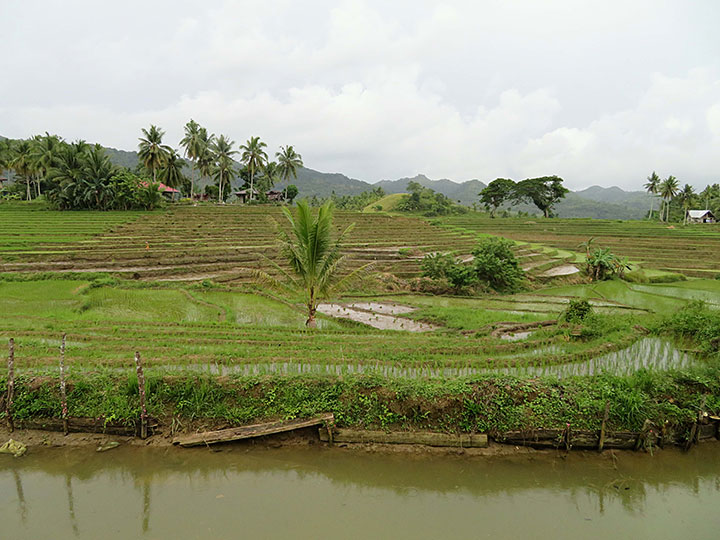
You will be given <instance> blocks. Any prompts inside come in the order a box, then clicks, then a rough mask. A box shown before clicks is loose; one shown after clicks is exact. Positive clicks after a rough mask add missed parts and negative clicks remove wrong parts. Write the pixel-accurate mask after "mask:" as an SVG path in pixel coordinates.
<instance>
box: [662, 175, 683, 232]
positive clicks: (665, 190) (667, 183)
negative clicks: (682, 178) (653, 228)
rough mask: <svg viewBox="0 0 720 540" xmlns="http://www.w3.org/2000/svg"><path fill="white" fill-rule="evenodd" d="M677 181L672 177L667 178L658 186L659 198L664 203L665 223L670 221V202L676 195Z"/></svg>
mask: <svg viewBox="0 0 720 540" xmlns="http://www.w3.org/2000/svg"><path fill="white" fill-rule="evenodd" d="M678 187H679V186H678V181H677V178H675V177H674V176H672V175H671V176H668V177H667V178H666V179H665V180H663V181H662V183H661V184H660V189H659V192H660V196H661V197H662V199H663V201H665V222H666V223H667V221H668V220H669V219H670V201H672V200H673V198H674V197H675V195H677V193H678Z"/></svg>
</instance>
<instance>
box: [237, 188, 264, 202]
mask: <svg viewBox="0 0 720 540" xmlns="http://www.w3.org/2000/svg"><path fill="white" fill-rule="evenodd" d="M250 193H251V191H250V190H249V189H241V190H240V191H236V192H235V196H236V197H237V198H238V199H240V203H241V204H245V203H246V202H248V201H249V200H250ZM252 194H253V198H257V194H258V192H257V190H256V189H253V190H252Z"/></svg>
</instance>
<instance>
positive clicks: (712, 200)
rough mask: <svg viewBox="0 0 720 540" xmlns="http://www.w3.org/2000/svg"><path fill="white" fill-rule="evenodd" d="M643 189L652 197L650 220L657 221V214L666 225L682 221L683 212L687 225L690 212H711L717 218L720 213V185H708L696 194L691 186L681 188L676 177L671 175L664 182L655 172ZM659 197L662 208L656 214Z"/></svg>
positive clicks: (648, 178)
mask: <svg viewBox="0 0 720 540" xmlns="http://www.w3.org/2000/svg"><path fill="white" fill-rule="evenodd" d="M643 187H644V188H645V191H647V192H648V194H649V195H651V197H652V198H651V199H650V212H649V213H648V217H649V218H650V219H655V217H656V214H657V218H658V219H659V220H660V221H663V222H665V223H667V222H669V221H670V220H671V219H672V220H673V221H681V219H679V218H680V215H679V214H680V212H682V214H681V215H682V222H683V223H685V224H687V215H688V210H691V209H699V210H700V209H703V210H711V211H712V212H713V214H714V215H716V216H717V215H718V214H719V213H720V184H712V185H710V184H708V185H707V186H705V189H704V190H702V191H701V192H700V193H696V192H695V189H694V188H693V187H692V186H691V185H690V184H685V185H684V186H683V187H682V188H680V183H679V182H678V179H677V178H675V177H674V176H672V175H670V176H668V177H667V178H665V179H664V180H663V179H662V178H660V176H658V174H657V173H656V172H655V171H653V172H652V174H651V175H650V176H648V177H647V182H646V183H645V185H644V186H643ZM658 197H659V198H660V208H659V209H658V211H657V212H655V199H656V198H658Z"/></svg>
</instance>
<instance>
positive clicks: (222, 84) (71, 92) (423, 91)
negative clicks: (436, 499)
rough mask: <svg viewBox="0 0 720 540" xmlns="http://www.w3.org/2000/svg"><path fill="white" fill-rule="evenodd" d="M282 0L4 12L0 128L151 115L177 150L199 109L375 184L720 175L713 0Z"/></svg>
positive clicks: (133, 123) (115, 121)
mask: <svg viewBox="0 0 720 540" xmlns="http://www.w3.org/2000/svg"><path fill="white" fill-rule="evenodd" d="M266 4H267V5H266ZM266 4H263V8H262V10H260V9H258V8H257V5H256V4H255V3H252V4H251V3H248V2H234V1H227V2H215V3H211V7H210V8H207V9H206V10H204V11H201V10H198V9H197V5H196V4H192V3H187V4H184V3H174V4H173V6H175V10H168V9H167V6H164V5H162V4H161V3H150V4H148V3H143V4H139V3H138V4H137V5H124V7H123V9H118V8H117V7H116V8H112V11H110V12H106V13H105V16H106V17H112V22H114V24H110V25H109V26H108V25H106V26H103V25H97V24H93V20H94V18H93V17H90V16H89V15H88V9H89V8H88V7H87V6H91V5H92V6H95V8H96V9H97V6H98V5H97V4H94V3H93V4H89V3H88V4H86V5H85V6H83V5H76V4H73V9H70V10H67V9H66V8H63V6H60V7H55V6H54V5H53V6H44V7H45V9H44V10H43V11H42V16H40V17H37V16H35V17H34V19H33V26H32V31H31V32H30V27H28V26H27V25H25V24H24V23H20V22H19V21H21V20H25V18H26V17H27V15H28V13H30V12H34V13H36V12H37V10H38V8H37V7H36V6H33V5H32V3H31V2H26V3H23V4H22V5H20V3H18V4H17V5H12V6H7V5H4V6H2V7H0V18H2V17H5V20H10V21H16V22H18V24H17V25H14V24H9V25H7V26H6V29H9V31H10V33H9V36H6V40H8V42H9V43H10V45H12V50H13V51H17V53H16V54H13V55H4V56H3V57H2V59H0V72H1V73H3V74H7V75H8V77H9V78H8V80H7V81H5V84H2V85H0V134H4V135H8V136H15V137H22V136H28V135H31V134H33V133H38V132H44V131H46V130H47V131H51V132H57V133H59V134H62V135H64V136H65V137H66V138H70V139H72V138H84V139H88V140H91V141H100V142H103V143H104V144H108V145H111V146H115V147H119V148H125V149H133V148H135V146H136V144H137V136H138V134H139V132H140V128H141V127H144V126H147V125H149V124H150V123H156V124H159V125H161V126H162V127H164V128H165V129H166V130H167V140H168V142H170V143H171V144H177V141H178V140H179V138H180V137H181V131H182V126H183V124H184V123H185V122H186V121H187V120H188V119H189V118H191V117H192V118H194V119H195V120H197V121H199V122H200V123H202V124H203V125H205V126H207V127H208V129H209V130H211V131H213V132H215V133H225V134H227V135H229V136H230V137H231V138H232V139H234V140H235V141H237V142H242V141H244V140H245V139H246V138H247V137H249V136H250V135H260V136H261V137H262V138H263V139H265V140H267V142H268V143H269V144H270V146H271V147H277V146H278V145H280V144H293V145H295V146H296V148H298V149H299V150H300V151H301V153H302V154H303V156H304V158H305V162H306V164H307V165H308V166H310V167H313V168H316V169H319V170H326V171H339V172H344V173H346V174H348V175H351V176H355V177H358V178H362V179H365V180H369V181H375V180H379V179H381V178H396V177H400V176H408V175H413V174H416V173H419V172H422V173H425V174H427V175H428V176H431V177H449V178H452V179H455V180H464V179H468V178H480V179H483V180H490V179H492V178H495V177H497V176H510V177H514V178H523V177H527V176H533V175H545V174H559V175H561V176H563V177H565V178H566V180H567V182H568V184H569V185H570V186H571V187H573V188H581V187H585V186H588V185H591V184H596V183H597V184H604V185H612V184H617V185H621V186H623V187H634V188H637V187H639V185H640V183H641V182H642V179H643V178H644V177H645V176H647V174H648V173H649V172H650V171H651V170H653V169H655V170H657V171H658V173H659V174H661V175H667V174H674V175H675V176H677V177H678V178H679V179H680V180H681V181H688V182H690V183H695V184H700V183H702V182H706V181H710V180H713V181H717V175H718V171H719V169H720V152H718V151H717V149H718V147H719V146H718V143H719V142H720V75H719V73H720V64H719V63H718V59H717V57H716V56H715V55H712V54H710V53H709V52H707V51H712V50H717V49H718V46H720V42H719V41H718V37H717V33H716V32H714V31H711V25H710V26H707V28H706V25H709V23H708V22H707V21H708V19H709V18H710V19H711V17H710V15H711V13H708V10H709V11H711V12H712V11H713V10H714V11H715V12H717V8H716V7H715V4H714V3H712V2H708V3H699V4H698V6H694V7H693V8H692V9H690V8H687V9H685V13H684V15H685V19H684V20H685V21H688V20H689V21H691V23H692V25H690V24H689V23H687V22H685V23H679V22H678V21H677V17H676V16H675V11H676V9H677V6H678V5H679V4H676V3H673V2H665V3H658V2H652V3H651V4H637V5H634V6H630V7H627V6H626V5H625V3H620V2H617V3H615V2H610V3H609V4H607V5H605V4H604V5H603V9H601V10H588V9H586V10H580V9H578V8H577V5H576V4H575V3H574V2H569V1H561V0H558V1H555V2H552V3H550V4H548V3H543V4H542V5H541V4H540V3H537V2H529V3H525V4H518V3H503V2H498V3H495V2H492V3H477V2H447V3H443V4H437V3H434V2H428V3H427V4H424V3H422V2H420V3H412V4H407V5H406V4H403V3H400V2H398V3H392V4H391V5H386V4H380V3H378V2H363V1H359V0H355V1H350V2H343V3H341V4H335V3H333V2H320V3H302V4H300V3H295V2H291V1H289V0H281V1H277V2H268V3H266ZM650 5H652V6H653V8H654V14H655V16H654V18H653V20H645V18H644V17H643V13H644V12H645V10H647V9H649V6H650ZM683 5H684V4H683ZM140 6H142V12H143V13H144V14H145V16H144V17H138V16H137V13H139V11H136V10H140V9H141V8H140ZM61 8H63V9H61ZM105 9H109V8H105ZM77 14H80V15H79V16H78V17H77V18H73V16H75V15H77ZM101 15H102V13H101ZM58 20H62V21H63V23H64V25H63V26H62V31H59V30H58V25H57V24H56V23H57V21H58ZM158 21H162V24H158ZM693 25H694V26H693ZM669 30H672V31H673V32H674V34H673V39H670V40H668V39H667V38H666V36H667V35H669V34H668V31H669ZM30 36H34V37H37V36H41V38H40V39H34V38H33V39H32V40H31V39H30ZM43 36H44V37H43ZM68 36H69V37H68ZM43 39H46V40H50V41H51V42H47V41H45V42H44V41H43ZM695 43H700V45H699V46H696V45H694V44H695ZM48 54H49V55H50V56H49V57H48V58H44V57H43V55H45V56H47V55H48ZM8 82H9V83H10V84H8Z"/></svg>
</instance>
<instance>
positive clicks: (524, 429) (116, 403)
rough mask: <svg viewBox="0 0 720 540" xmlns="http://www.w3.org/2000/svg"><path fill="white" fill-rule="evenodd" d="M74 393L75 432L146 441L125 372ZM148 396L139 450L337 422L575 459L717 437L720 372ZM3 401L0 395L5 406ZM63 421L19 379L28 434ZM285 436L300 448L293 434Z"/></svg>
mask: <svg viewBox="0 0 720 540" xmlns="http://www.w3.org/2000/svg"><path fill="white" fill-rule="evenodd" d="M0 384H2V381H0ZM66 388H67V401H68V414H69V417H70V418H69V427H70V430H71V431H80V432H94V433H96V434H98V433H99V434H115V435H118V436H121V437H122V436H125V438H126V439H128V437H129V436H134V435H139V434H140V430H139V418H140V416H141V407H140V401H139V386H138V380H137V378H136V377H134V376H132V375H123V374H121V373H118V372H116V371H112V372H111V371H108V372H102V371H97V372H80V373H74V374H70V376H69V377H68V380H67V386H66ZM145 390H146V392H145V395H146V398H147V403H146V406H147V410H148V415H149V421H148V431H149V434H150V435H151V437H150V438H149V439H147V441H143V442H142V443H138V444H149V445H160V446H162V445H166V444H169V441H171V440H172V438H173V437H176V436H177V435H181V434H189V433H197V432H203V431H209V430H218V429H224V428H231V427H236V426H241V425H246V424H253V423H260V422H266V421H277V420H289V419H300V418H311V417H313V416H317V415H320V414H326V413H332V414H333V415H334V425H335V426H336V427H337V428H340V429H344V430H346V431H352V430H355V431H356V432H359V433H364V432H367V431H368V430H375V431H377V432H381V431H382V432H389V431H396V432H398V431H399V432H427V431H429V432H434V433H445V434H456V435H460V434H472V433H483V434H487V435H489V436H490V439H491V440H494V441H495V442H498V443H505V445H504V446H509V447H514V446H534V447H547V448H564V449H565V450H570V449H572V448H575V449H578V448H591V449H592V448H602V447H603V445H604V446H605V447H606V448H634V449H636V450H637V449H649V450H653V449H654V448H657V447H658V446H668V445H680V446H684V447H686V448H688V447H690V446H691V445H693V444H695V443H696V442H698V441H699V440H702V439H707V438H713V437H717V436H718V420H717V415H718V412H719V411H720V369H719V368H718V367H717V366H716V365H713V364H708V365H701V366H695V367H691V368H687V369H683V370H672V371H666V372H647V371H640V372H638V373H636V374H633V375H630V376H624V377H621V376H613V375H608V374H601V375H596V376H591V377H587V376H586V377H570V378H565V379H562V380H558V379H551V378H532V379H528V378H525V379H523V378H518V377H512V376H507V375H487V376H476V377H468V378H457V379H439V378H437V379H422V380H408V379H393V378H388V377H382V376H377V375H367V374H365V375H353V376H338V377H334V376H316V375H303V376H271V375H265V376H256V377H248V376H240V375H230V376H222V377H221V376H214V375H210V374H198V373H181V374H177V373H174V374H172V375H153V376H150V377H148V378H147V381H146V388H145ZM4 399H5V397H4V395H0V405H2V406H3V407H2V408H3V409H4V408H5V407H4V405H5V403H4ZM61 414H62V409H61V399H60V396H59V389H58V381H57V380H56V379H55V378H54V377H52V376H48V375H46V374H44V375H32V374H30V373H24V374H22V375H19V376H17V377H16V380H15V396H14V401H13V404H12V416H13V420H14V422H15V425H16V426H17V427H18V428H38V427H39V428H42V429H46V430H50V431H44V432H43V433H47V434H48V435H47V436H46V437H52V436H53V435H50V433H51V432H52V430H55V431H58V430H60V429H62V427H61V426H62V421H61V420H60V418H61ZM308 433H310V434H311V435H312V436H311V437H310V440H317V437H318V430H317V428H313V429H311V430H308ZM86 437H95V435H86ZM284 437H285V440H286V441H287V444H294V443H293V442H292V438H293V435H285V436H284ZM74 438H80V440H82V439H81V438H82V435H74V434H71V435H70V439H67V438H64V439H63V440H70V441H73V440H75V439H74ZM40 440H42V437H41V438H40ZM53 440H55V441H57V440H59V439H53ZM89 440H90V441H95V440H96V439H93V438H90V439H89ZM97 440H99V439H97ZM138 440H140V439H138ZM280 440H282V437H280V438H275V439H273V442H271V444H276V443H277V441H280ZM350 442H354V441H352V440H351V441H350ZM58 444H60V443H58ZM133 444H135V443H133ZM393 446H394V445H393ZM464 450H467V449H464ZM481 454H482V452H481Z"/></svg>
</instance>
